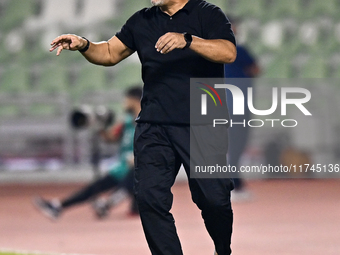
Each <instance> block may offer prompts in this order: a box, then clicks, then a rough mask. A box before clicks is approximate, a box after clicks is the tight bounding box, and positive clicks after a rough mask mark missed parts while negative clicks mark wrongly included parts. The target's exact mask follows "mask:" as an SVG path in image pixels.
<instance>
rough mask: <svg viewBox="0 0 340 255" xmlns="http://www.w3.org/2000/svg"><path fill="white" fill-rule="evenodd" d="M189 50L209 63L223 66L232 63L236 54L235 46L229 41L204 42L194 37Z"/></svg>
mask: <svg viewBox="0 0 340 255" xmlns="http://www.w3.org/2000/svg"><path fill="white" fill-rule="evenodd" d="M190 49H191V50H192V51H194V52H196V53H197V54H199V55H201V56H202V57H204V58H205V59H207V60H209V61H212V62H216V63H223V64H228V63H232V62H234V61H235V59H236V54H237V53H236V47H235V45H234V44H233V43H232V42H230V41H227V40H222V39H217V40H205V39H202V38H199V37H196V36H193V40H192V43H191V46H190Z"/></svg>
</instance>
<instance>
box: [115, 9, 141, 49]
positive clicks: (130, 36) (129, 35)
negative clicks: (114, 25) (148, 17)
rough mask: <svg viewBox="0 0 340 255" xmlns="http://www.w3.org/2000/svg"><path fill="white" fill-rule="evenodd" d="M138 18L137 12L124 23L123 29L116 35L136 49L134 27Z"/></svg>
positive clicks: (128, 45)
mask: <svg viewBox="0 0 340 255" xmlns="http://www.w3.org/2000/svg"><path fill="white" fill-rule="evenodd" d="M137 19H138V13H135V14H134V15H133V16H132V17H131V18H129V19H128V20H127V21H126V23H125V24H124V25H123V27H122V28H121V30H120V31H119V32H117V33H116V37H117V38H118V39H119V40H120V41H121V42H122V43H124V44H125V45H126V46H127V47H129V48H130V49H131V50H133V51H136V50H137V49H136V43H135V38H134V27H135V25H134V24H135V23H136V21H137Z"/></svg>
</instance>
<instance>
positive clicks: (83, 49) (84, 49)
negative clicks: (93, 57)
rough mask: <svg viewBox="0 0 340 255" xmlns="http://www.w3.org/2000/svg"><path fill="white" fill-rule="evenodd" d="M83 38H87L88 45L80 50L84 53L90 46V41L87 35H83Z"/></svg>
mask: <svg viewBox="0 0 340 255" xmlns="http://www.w3.org/2000/svg"><path fill="white" fill-rule="evenodd" d="M82 38H83V39H85V40H86V46H85V47H84V48H82V49H80V50H78V51H79V52H81V53H84V52H86V51H87V50H88V49H89V48H90V41H89V40H88V39H87V38H85V37H82Z"/></svg>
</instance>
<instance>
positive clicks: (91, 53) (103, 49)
mask: <svg viewBox="0 0 340 255" xmlns="http://www.w3.org/2000/svg"><path fill="white" fill-rule="evenodd" d="M85 43H86V41H85ZM82 55H83V56H84V57H85V58H86V59H87V60H88V61H89V62H90V63H93V64H96V65H102V66H112V65H115V64H117V63H113V61H112V59H111V57H110V50H109V45H108V42H99V43H93V42H91V43H90V47H89V49H88V50H87V51H86V52H83V53H82Z"/></svg>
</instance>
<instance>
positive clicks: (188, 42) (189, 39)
mask: <svg viewBox="0 0 340 255" xmlns="http://www.w3.org/2000/svg"><path fill="white" fill-rule="evenodd" d="M183 35H184V40H185V41H186V43H187V44H186V45H185V47H184V48H183V50H184V49H186V48H189V47H190V45H191V43H192V35H191V34H189V33H187V32H185V33H184V34H183Z"/></svg>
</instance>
